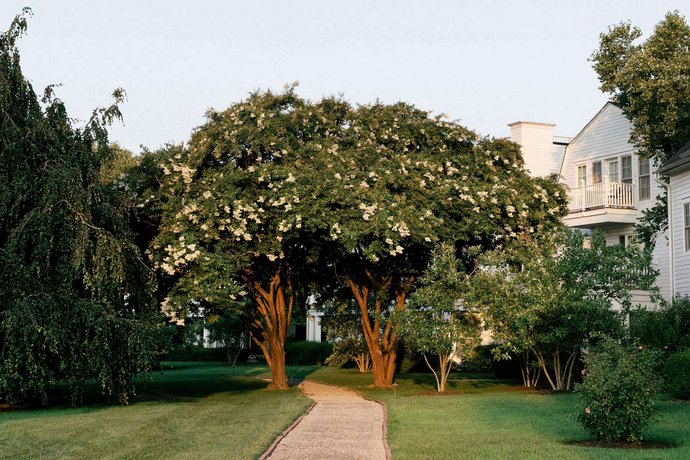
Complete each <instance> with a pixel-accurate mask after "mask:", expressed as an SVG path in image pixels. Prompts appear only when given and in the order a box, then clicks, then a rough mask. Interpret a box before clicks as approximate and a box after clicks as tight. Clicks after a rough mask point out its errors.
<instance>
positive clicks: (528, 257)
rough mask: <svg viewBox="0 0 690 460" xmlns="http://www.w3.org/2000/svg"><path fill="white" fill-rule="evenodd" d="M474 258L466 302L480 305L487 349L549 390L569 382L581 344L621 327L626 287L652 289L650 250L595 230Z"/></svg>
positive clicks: (526, 381)
mask: <svg viewBox="0 0 690 460" xmlns="http://www.w3.org/2000/svg"><path fill="white" fill-rule="evenodd" d="M480 260H481V266H480V268H478V269H477V270H476V271H475V272H474V273H473V274H472V276H471V278H470V286H471V289H469V290H468V295H467V296H466V298H465V300H466V302H467V304H468V305H470V306H472V307H473V308H477V309H480V308H486V316H485V318H486V323H487V328H488V329H489V330H490V331H491V332H492V334H493V339H494V340H495V341H496V343H497V346H496V348H495V350H494V351H495V353H496V354H497V356H498V357H499V358H511V357H513V356H517V357H518V358H519V359H520V360H521V369H522V376H523V383H524V385H525V386H528V387H531V386H537V384H538V383H539V379H540V377H541V376H544V377H545V378H546V380H548V383H549V385H550V386H551V388H552V389H554V390H570V389H571V387H572V384H573V383H574V381H573V369H574V368H575V365H576V361H577V358H578V356H579V353H580V351H581V348H582V347H586V346H587V345H589V344H592V343H594V342H596V341H597V340H598V338H599V337H600V336H602V335H611V336H618V335H620V333H621V330H622V325H623V317H622V315H621V312H623V313H624V312H627V311H629V309H630V308H631V307H632V304H631V302H632V300H631V298H632V297H631V292H632V291H633V290H635V289H643V290H645V289H652V288H653V285H654V280H655V278H656V272H655V271H654V270H653V269H652V268H651V266H650V265H651V255H650V253H649V251H644V250H641V249H639V248H638V247H636V246H635V245H629V246H627V247H623V246H622V245H618V244H616V245H607V244H606V240H605V239H604V236H603V234H601V233H596V234H594V235H593V236H592V237H591V239H589V240H587V244H585V238H584V236H583V235H582V234H581V233H580V232H578V231H573V230H568V231H564V232H562V233H556V234H554V235H548V236H544V237H542V238H539V239H532V238H524V239H520V240H518V241H515V242H513V243H512V244H510V245H508V247H506V248H503V249H501V250H497V251H492V252H488V253H486V254H484V255H483V256H482V257H481V259H480ZM614 307H615V310H614V309H612V308H614Z"/></svg>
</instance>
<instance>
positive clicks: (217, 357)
mask: <svg viewBox="0 0 690 460" xmlns="http://www.w3.org/2000/svg"><path fill="white" fill-rule="evenodd" d="M163 360H164V361H209V362H215V361H218V362H228V353H227V350H226V349H225V348H203V347H181V348H177V349H175V350H172V351H170V352H169V353H168V354H167V355H165V356H163Z"/></svg>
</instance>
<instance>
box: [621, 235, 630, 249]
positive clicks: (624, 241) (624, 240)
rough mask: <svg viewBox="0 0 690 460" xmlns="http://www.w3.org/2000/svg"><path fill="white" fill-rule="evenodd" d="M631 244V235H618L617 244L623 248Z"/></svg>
mask: <svg viewBox="0 0 690 460" xmlns="http://www.w3.org/2000/svg"><path fill="white" fill-rule="evenodd" d="M632 242H633V236H632V235H618V244H620V245H621V246H623V247H624V248H626V247H628V246H630V245H631V244H632Z"/></svg>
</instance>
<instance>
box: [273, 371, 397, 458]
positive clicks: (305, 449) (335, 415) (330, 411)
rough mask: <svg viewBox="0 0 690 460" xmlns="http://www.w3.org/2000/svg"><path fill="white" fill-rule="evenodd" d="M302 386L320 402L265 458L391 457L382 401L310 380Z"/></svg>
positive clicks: (305, 391)
mask: <svg viewBox="0 0 690 460" xmlns="http://www.w3.org/2000/svg"><path fill="white" fill-rule="evenodd" d="M300 387H302V389H303V391H304V393H305V394H306V395H307V396H309V397H310V398H311V399H313V400H314V401H315V403H316V404H315V405H314V406H312V409H311V410H310V411H309V412H308V413H307V414H306V415H305V416H304V417H302V419H301V420H299V421H298V422H297V423H296V424H295V425H293V426H292V427H291V428H289V429H288V431H287V433H286V434H284V437H283V438H282V439H280V438H279V440H278V442H277V444H276V443H274V445H273V446H271V447H270V448H269V450H268V451H266V453H265V454H264V455H263V456H262V457H261V458H262V459H263V458H270V459H272V460H273V459H286V460H293V459H295V460H297V459H299V460H308V459H367V460H386V459H387V458H389V457H387V454H386V452H387V446H386V440H385V422H386V420H385V413H384V409H383V406H382V405H381V404H379V403H377V402H374V401H368V400H366V399H364V398H362V397H361V396H359V395H358V394H357V393H355V392H354V391H352V390H350V389H347V388H342V387H336V386H332V385H324V384H322V383H315V382H309V381H305V382H302V384H301V385H300Z"/></svg>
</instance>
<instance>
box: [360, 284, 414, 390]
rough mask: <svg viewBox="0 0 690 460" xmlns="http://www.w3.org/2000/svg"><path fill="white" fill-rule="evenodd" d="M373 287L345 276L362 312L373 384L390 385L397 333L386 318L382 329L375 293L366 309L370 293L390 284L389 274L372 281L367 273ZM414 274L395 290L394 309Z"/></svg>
mask: <svg viewBox="0 0 690 460" xmlns="http://www.w3.org/2000/svg"><path fill="white" fill-rule="evenodd" d="M367 277H368V278H369V281H370V282H371V287H372V289H370V288H369V286H367V285H362V286H358V285H357V284H356V283H355V282H354V281H353V280H352V279H347V284H348V286H349V287H350V289H351V290H352V293H353V294H354V296H355V299H356V300H357V304H358V305H359V310H360V313H361V321H362V331H363V333H364V339H365V341H366V343H367V348H368V349H369V354H370V355H371V373H372V375H373V376H374V386H375V387H378V388H387V387H390V386H391V385H393V378H394V377H395V365H396V360H397V356H398V334H397V333H396V331H395V330H394V328H393V323H392V322H391V321H388V322H387V323H386V326H385V327H384V328H383V330H381V329H382V328H381V322H380V318H381V314H382V306H383V299H381V298H380V295H376V294H374V311H373V312H370V311H369V296H370V293H371V292H374V293H380V292H386V291H387V290H388V289H389V287H390V285H391V281H392V280H391V278H390V277H389V278H386V279H384V280H383V282H381V283H375V282H374V279H373V277H372V276H371V275H370V274H369V273H367ZM413 281H414V278H410V279H409V280H408V281H407V282H406V283H405V286H404V288H402V289H399V290H398V291H396V294H395V309H396V310H398V311H399V310H402V309H403V308H405V298H406V295H407V291H408V290H409V287H410V286H411V284H412V282H413Z"/></svg>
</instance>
